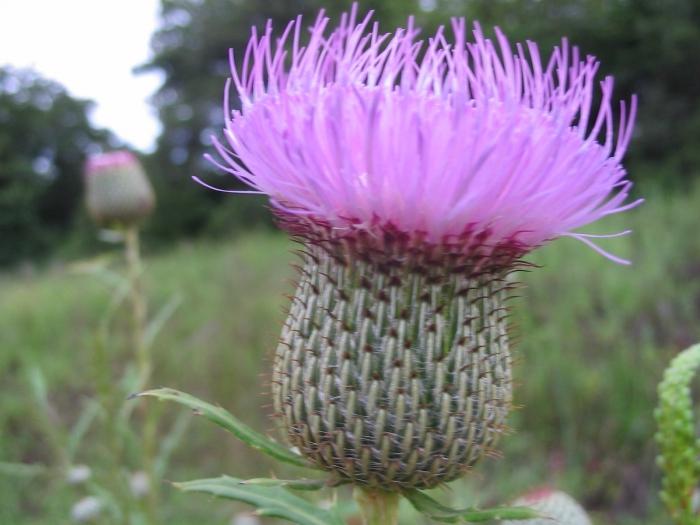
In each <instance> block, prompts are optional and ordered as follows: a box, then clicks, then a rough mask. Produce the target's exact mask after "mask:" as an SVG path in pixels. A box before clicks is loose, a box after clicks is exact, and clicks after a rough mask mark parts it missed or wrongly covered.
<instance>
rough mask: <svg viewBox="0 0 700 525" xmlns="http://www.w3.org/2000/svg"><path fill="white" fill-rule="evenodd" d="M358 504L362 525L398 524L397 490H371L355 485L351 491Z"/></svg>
mask: <svg viewBox="0 0 700 525" xmlns="http://www.w3.org/2000/svg"><path fill="white" fill-rule="evenodd" d="M353 495H354V496H355V501H356V502H357V504H358V505H359V506H360V511H361V512H362V519H363V520H364V525H398V523H399V499H400V496H399V494H398V492H386V491H383V490H371V489H363V488H359V487H356V488H355V491H354V493H353Z"/></svg>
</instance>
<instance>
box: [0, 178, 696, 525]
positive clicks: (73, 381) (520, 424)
mask: <svg viewBox="0 0 700 525" xmlns="http://www.w3.org/2000/svg"><path fill="white" fill-rule="evenodd" d="M644 194H645V196H647V197H648V202H647V203H645V204H644V205H643V206H642V207H640V208H639V209H638V210H637V211H634V212H632V213H630V214H627V217H624V218H623V217H621V218H620V219H616V220H613V221H609V222H606V223H603V224H601V225H600V226H599V227H596V228H590V229H589V230H588V231H590V232H593V233H604V232H606V231H616V230H619V229H624V228H627V227H631V228H633V229H634V233H633V234H632V235H630V236H628V237H623V238H620V239H615V240H610V241H608V244H607V245H606V246H605V247H606V248H609V249H612V250H614V251H615V253H619V254H620V255H622V256H626V257H631V258H632V260H633V261H634V262H633V265H632V266H631V267H629V268H627V267H621V266H619V265H615V264H613V263H611V262H610V261H607V260H605V259H603V258H602V257H600V256H599V255H597V254H595V253H593V252H592V251H590V250H588V249H586V248H585V247H583V246H581V245H580V244H579V243H577V242H575V241H574V240H571V239H561V240H558V241H556V242H554V243H553V244H552V245H551V246H549V247H546V248H544V249H542V250H540V251H538V252H537V254H535V256H534V257H533V258H532V260H533V262H535V263H537V264H539V265H541V266H543V267H542V268H538V269H533V271H531V272H528V273H523V274H519V276H520V277H522V278H523V279H524V280H525V282H526V286H525V287H524V288H523V289H522V290H521V291H520V293H519V295H521V297H520V298H518V299H515V300H513V301H512V303H511V306H512V308H513V318H512V320H513V325H514V326H515V329H514V334H515V335H516V336H518V337H517V339H518V340H519V341H518V342H517V351H516V354H515V356H514V357H515V363H514V375H515V378H514V380H515V385H514V390H515V400H514V401H515V403H516V405H518V406H519V410H517V411H515V413H514V414H513V417H511V418H510V420H509V424H510V426H511V427H512V428H513V432H511V433H508V435H505V436H504V437H503V439H502V440H501V445H500V446H501V449H502V450H501V455H502V456H503V457H504V459H503V460H499V461H493V460H488V459H487V460H486V461H484V463H482V464H481V465H479V466H477V467H476V468H475V471H474V472H473V473H472V474H470V475H468V476H467V477H466V478H465V480H464V481H462V482H457V483H454V484H451V490H450V491H449V492H441V493H439V494H432V493H431V496H432V497H435V498H439V499H440V501H444V502H446V503H448V504H449V505H450V506H453V507H455V508H457V507H477V508H488V507H490V506H493V504H494V502H499V501H507V500H510V498H513V499H514V498H515V497H517V496H519V495H520V494H522V493H523V492H525V491H527V490H528V489H530V488H532V487H533V486H536V485H538V484H541V483H543V482H547V483H548V484H550V485H553V486H557V487H560V488H562V489H564V490H566V491H567V492H570V493H574V494H576V495H577V496H579V497H580V498H581V501H582V502H583V503H584V504H585V506H586V508H587V509H588V510H590V511H591V512H592V515H593V518H595V519H596V522H597V523H600V524H603V523H606V524H607V523H610V524H613V523H614V524H615V525H638V524H639V523H644V524H645V525H667V524H668V523H669V517H668V514H667V513H666V511H665V510H664V509H663V508H662V506H661V505H660V502H659V501H658V498H657V497H656V494H657V492H658V488H659V486H660V482H661V480H660V476H659V473H658V469H657V468H656V466H655V463H654V459H655V456H656V454H657V451H656V447H655V445H654V443H653V439H652V436H653V435H654V433H655V431H656V425H655V422H654V419H653V408H654V406H655V405H656V402H657V392H656V384H658V382H659V381H660V380H661V376H662V372H663V369H664V368H665V366H666V364H667V363H668V361H669V360H670V359H671V357H672V356H673V355H675V354H676V353H677V352H678V351H679V350H680V349H681V348H685V347H687V346H689V345H690V344H691V343H692V342H694V341H698V340H700V325H698V323H697V319H699V318H700V301H699V300H698V298H700V279H698V275H699V274H698V272H699V271H700V237H699V236H698V235H697V210H698V209H700V188H694V189H692V190H691V191H688V192H686V193H685V194H683V195H663V194H655V193H653V192H651V191H649V190H645V191H644ZM233 200H234V201H237V199H233ZM291 247H292V246H291V245H290V244H289V243H288V241H287V240H286V239H285V237H284V236H283V235H281V234H276V235H269V234H262V233H256V234H250V235H246V236H244V237H242V238H239V239H238V240H237V241H236V242H226V243H220V244H214V243H211V242H205V241H199V242H196V243H182V244H180V245H179V246H177V247H176V248H174V249H172V250H169V251H167V252H163V253H159V254H155V255H154V254H151V255H150V256H149V257H147V259H146V276H147V279H146V282H145V288H146V290H147V292H148V295H149V303H151V304H166V303H168V302H169V301H170V300H171V299H172V297H173V290H177V291H178V292H179V293H180V295H181V297H182V300H183V304H184V305H186V306H183V307H181V308H179V309H177V310H176V311H175V312H174V313H173V315H172V316H171V318H170V320H169V322H168V323H167V325H166V327H165V328H164V329H163V330H162V331H161V333H160V334H159V336H158V339H157V341H156V343H155V345H154V359H155V366H154V377H153V381H152V383H151V384H152V385H153V386H157V385H173V386H177V388H178V389H180V390H185V391H188V392H191V393H193V394H195V395H196V396H198V397H200V398H203V399H212V400H217V402H218V403H220V404H221V405H222V407H225V408H226V409H227V410H228V411H230V412H233V413H235V414H238V415H240V416H241V418H242V419H244V420H245V422H246V423H247V424H248V425H249V426H250V427H252V428H253V429H255V430H256V431H258V432H261V433H270V435H274V434H272V433H271V431H272V430H273V428H272V424H271V420H270V412H271V409H270V407H269V403H270V399H269V394H268V388H269V387H268V385H267V383H268V378H269V372H270V368H271V359H270V358H269V356H270V355H271V353H272V350H273V349H274V347H275V344H276V342H277V338H278V336H279V330H280V327H281V325H282V323H283V321H284V317H285V313H284V312H283V311H280V309H281V308H282V307H283V306H284V305H285V304H286V302H287V300H286V299H285V298H284V297H283V295H282V294H283V293H291V292H292V291H293V287H292V285H291V284H290V283H289V281H288V279H289V278H290V277H292V276H293V274H292V272H291V270H290V269H289V267H288V262H289V261H290V260H292V256H291V255H290V254H289V250H290V248H291ZM105 266H106V268H107V269H111V270H114V269H115V266H114V264H113V263H110V257H109V252H108V253H107V254H106V255H105V256H102V257H100V258H98V259H94V260H87V261H82V262H80V263H76V264H74V265H71V266H67V267H65V268H56V269H53V270H52V271H47V272H42V273H38V274H35V275H23V274H18V273H5V274H0V393H1V394H2V407H0V435H1V436H2V440H1V442H0V462H5V463H15V464H16V463H20V462H22V463H26V464H43V463H44V461H45V460H46V459H47V458H48V457H50V455H51V446H50V444H49V443H48V442H47V441H46V439H45V437H44V434H43V432H41V431H40V424H39V422H38V421H37V419H36V417H35V416H34V415H33V414H31V415H29V417H28V414H27V412H26V406H27V400H28V399H30V396H31V391H30V390H29V385H28V383H27V380H26V377H27V371H28V370H29V369H30V368H31V367H33V366H36V365H38V364H40V365H41V370H42V373H43V374H44V376H45V382H46V384H47V385H48V392H49V395H48V397H49V400H50V402H51V404H52V407H53V410H52V414H53V416H52V421H53V422H54V424H57V425H60V426H62V427H67V428H71V427H72V425H73V423H74V422H75V421H76V420H77V419H78V418H79V417H80V416H79V414H80V412H81V410H82V409H83V407H84V406H85V404H84V399H85V398H86V397H87V396H90V395H92V393H93V392H94V389H95V385H94V384H93V383H92V382H91V381H89V380H88V378H87V374H83V373H82V372H83V371H89V370H91V367H93V366H94V364H93V358H94V356H93V351H94V340H93V338H92V335H91V334H90V331H89V330H88V328H91V327H94V326H95V325H96V324H98V323H99V322H100V319H101V316H102V312H103V309H104V305H105V304H106V302H108V301H109V300H110V299H111V297H112V295H113V291H112V290H113V289H114V288H113V286H114V284H116V282H118V279H115V277H114V276H113V275H111V274H109V273H108V272H101V273H100V278H99V279H98V278H93V279H86V278H85V275H84V274H83V273H81V274H80V275H76V272H77V269H78V268H80V269H81V272H85V271H89V270H88V269H89V268H93V270H91V271H95V270H94V268H97V267H105ZM108 283H110V284H108ZM59 298H60V300H58V299H59ZM127 322H128V318H126V317H125V316H124V315H123V312H121V311H118V312H117V313H116V315H115V316H114V318H113V319H112V321H111V326H112V329H113V332H114V334H115V336H114V337H112V339H111V352H112V355H111V357H112V363H113V365H112V366H113V367H114V369H115V373H117V372H121V371H123V369H124V363H125V362H126V361H127V360H128V359H127V356H128V355H129V343H128V341H127V340H126V339H125V338H124V337H122V336H121V335H120V333H121V330H119V329H120V328H123V327H125V326H126V325H127ZM76 371H80V373H76ZM121 391H122V392H123V395H124V397H126V396H127V395H128V394H129V393H133V392H134V390H133V388H129V387H128V385H126V384H125V385H123V387H122V390H121ZM127 404H128V405H129V406H130V407H138V406H139V403H135V402H133V401H132V402H129V403H127ZM157 407H158V405H153V406H149V410H151V409H155V408H157ZM182 413H183V412H181V411H177V410H170V411H166V410H163V414H162V421H163V423H162V424H163V427H162V431H161V432H162V433H167V432H170V431H171V429H174V428H175V425H176V424H177V420H178V418H179V417H180V416H181V414H182ZM94 428H95V424H94V423H93V425H92V426H91V427H90V429H89V430H88V431H87V434H86V437H85V438H84V439H83V440H82V442H81V443H82V444H81V445H80V447H79V448H80V453H81V458H84V461H88V462H91V463H92V462H95V463H96V464H100V461H101V460H100V457H101V454H102V452H101V451H102V448H103V446H104V443H103V442H102V441H100V440H98V439H96V437H95V433H94ZM212 444H215V445H214V446H212ZM169 448H170V454H171V456H170V465H171V467H170V469H169V471H168V474H167V478H168V479H175V480H183V479H192V478H194V477H197V476H200V477H201V476H207V477H216V476H219V475H220V474H222V473H224V472H229V473H235V474H236V475H237V476H238V477H241V478H252V477H258V476H261V475H268V474H267V472H270V471H272V469H273V466H272V463H271V462H270V461H269V460H268V458H267V456H264V455H262V454H256V453H251V452H250V451H249V450H248V449H247V447H246V446H245V445H244V444H243V443H242V442H241V441H239V440H235V439H222V434H221V430H220V429H219V428H217V427H216V426H215V425H201V424H199V425H191V426H190V427H189V429H188V430H187V431H186V434H185V439H184V440H183V441H182V442H181V444H180V445H179V446H177V447H174V448H172V447H169ZM129 454H131V453H130V452H129ZM129 457H133V456H132V455H130V456H129ZM295 468H296V467H291V466H290V468H289V470H283V469H281V468H276V469H275V470H274V471H275V473H276V474H277V475H278V476H279V477H280V478H282V479H292V478H294V475H295V472H294V469H295ZM0 470H2V469H0ZM338 490H339V491H343V490H344V488H343V487H341V488H339V489H338ZM163 492H164V494H163V499H164V504H165V506H166V515H165V520H164V521H165V522H166V523H168V525H189V524H191V523H212V524H213V525H224V524H226V523H228V522H229V521H230V519H231V514H232V513H235V512H236V511H237V510H238V507H236V506H235V505H233V504H231V505H229V504H226V503H225V502H221V504H218V505H209V506H207V505H202V504H201V500H200V499H199V498H192V497H183V496H181V495H180V496H178V495H177V492H176V491H173V490H172V489H170V487H169V486H166V487H164V490H163ZM75 499H77V494H76V491H75V489H71V488H67V489H66V490H65V491H61V492H60V493H58V492H56V490H55V487H52V486H51V484H50V483H48V481H47V478H46V477H45V476H43V475H41V474H37V475H35V476H24V477H22V476H12V477H10V476H9V475H4V474H2V473H1V472H0V523H13V524H16V525H29V524H32V525H34V524H38V523H61V522H62V520H64V517H65V516H66V515H67V513H68V509H69V508H70V505H71V503H72V502H73V501H75ZM410 510H411V509H410V508H408V506H404V507H403V508H402V515H401V516H402V518H401V523H402V524H406V525H412V524H416V523H420V521H417V520H416V517H415V514H410V513H409V511H410ZM272 523H274V522H272ZM265 525H268V524H267V523H266V524H265ZM270 525H271V524H270Z"/></svg>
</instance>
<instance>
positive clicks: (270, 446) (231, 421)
mask: <svg viewBox="0 0 700 525" xmlns="http://www.w3.org/2000/svg"><path fill="white" fill-rule="evenodd" d="M138 395H139V396H150V397H155V398H157V399H161V400H168V401H175V402H176V403H180V404H181V405H185V406H186V407H189V408H191V409H192V410H194V413H195V414H198V415H202V416H204V417H205V418H207V419H208V420H209V421H211V422H213V423H215V424H216V425H219V426H220V427H222V428H224V429H226V430H227V431H228V432H230V433H231V434H233V435H234V436H236V437H237V438H238V439H240V440H241V441H243V442H244V443H245V444H246V445H248V446H249V447H251V448H254V449H255V450H258V451H260V452H262V453H264V454H267V455H268V456H270V457H271V458H273V459H275V460H277V461H280V462H283V463H289V464H291V465H295V466H297V467H304V468H311V465H310V464H309V463H308V462H307V461H306V460H305V459H304V458H302V457H301V456H299V455H298V454H294V453H292V452H290V451H289V449H287V448H285V447H283V446H282V445H280V444H279V443H277V442H276V441H273V440H271V439H270V438H268V437H267V436H265V435H263V434H261V433H260V432H256V431H255V430H253V429H252V428H250V427H249V426H248V425H246V424H245V423H243V422H242V421H240V420H239V419H238V418H236V417H235V416H233V415H232V414H231V413H230V412H227V411H226V410H224V409H223V408H221V407H217V406H214V405H212V404H210V403H207V402H205V401H202V400H201V399H197V398H196V397H194V396H191V395H189V394H186V393H184V392H178V391H177V390H174V389H172V388H159V389H157V390H148V391H146V392H142V393H140V394H138Z"/></svg>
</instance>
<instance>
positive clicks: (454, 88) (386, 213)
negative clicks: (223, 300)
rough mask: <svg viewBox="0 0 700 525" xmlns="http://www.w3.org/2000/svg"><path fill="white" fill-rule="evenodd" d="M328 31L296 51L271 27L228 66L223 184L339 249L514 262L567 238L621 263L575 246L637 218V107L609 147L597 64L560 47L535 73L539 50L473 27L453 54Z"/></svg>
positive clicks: (361, 32)
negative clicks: (320, 228) (384, 243)
mask: <svg viewBox="0 0 700 525" xmlns="http://www.w3.org/2000/svg"><path fill="white" fill-rule="evenodd" d="M327 26H328V19H327V18H325V17H324V16H323V13H321V14H319V16H318V19H317V20H316V23H315V24H314V25H313V26H312V27H311V29H310V36H309V39H308V42H307V43H306V44H305V45H303V44H302V43H301V40H302V37H301V33H302V25H301V18H297V20H295V21H293V22H291V23H290V24H289V25H288V26H287V28H286V29H285V31H284V32H283V34H282V36H281V37H279V38H276V37H275V36H274V35H273V31H272V27H271V24H269V23H268V25H267V27H266V29H265V32H264V34H263V35H262V36H259V35H258V34H257V33H256V31H255V29H253V33H252V37H251V39H250V42H249V44H248V48H247V50H246V52H245V55H244V57H243V60H242V63H239V64H236V63H235V61H234V58H233V53H231V55H230V60H231V72H232V75H233V78H232V79H231V80H229V82H228V84H227V87H226V99H225V103H224V106H225V111H226V115H227V117H226V129H225V137H226V141H227V143H228V147H227V146H225V145H223V144H221V143H220V142H218V141H216V142H215V144H216V148H217V151H218V152H219V154H220V156H221V158H222V159H223V160H224V162H225V165H222V164H221V163H217V164H218V165H219V166H220V167H221V168H222V169H223V170H225V171H227V172H229V173H231V174H233V175H235V176H236V177H238V178H239V179H240V180H242V181H244V182H246V183H248V184H250V185H251V186H252V187H253V188H255V189H256V190H257V191H259V192H262V193H264V194H267V195H269V196H270V199H271V201H272V204H273V206H274V208H275V209H276V210H277V211H278V212H280V213H281V214H282V215H284V216H286V217H300V218H301V217H303V218H304V220H305V221H311V222H312V223H313V222H316V223H321V224H324V225H327V226H330V227H331V228H333V230H334V232H335V235H337V236H343V235H345V234H346V233H347V234H350V235H356V234H357V232H366V233H367V234H368V237H369V238H376V239H378V238H381V237H382V235H383V233H384V232H385V230H386V229H387V227H388V228H389V229H390V230H395V231H397V232H402V233H404V234H406V235H407V236H408V238H412V239H413V238H419V239H420V242H427V243H431V244H441V243H443V242H445V241H449V240H452V239H460V242H461V243H462V245H463V246H464V249H465V250H469V249H470V246H472V247H473V244H474V239H478V240H479V245H481V246H488V247H489V249H493V250H496V251H498V250H499V249H501V248H504V247H509V248H514V247H517V249H516V251H517V252H519V253H520V254H522V253H524V252H527V251H529V250H530V249H532V248H534V247H537V246H539V245H541V244H542V243H544V242H546V241H548V240H550V239H553V238H555V237H558V236H564V235H566V236H571V237H575V238H577V239H580V240H582V241H584V242H586V243H587V244H589V245H591V246H592V247H594V248H596V249H597V250H598V251H600V252H601V253H603V254H605V255H606V256H608V257H609V258H611V259H613V260H615V261H618V262H626V261H623V260H621V259H619V258H617V257H614V256H612V255H610V254H608V253H606V252H604V251H603V250H602V249H600V248H599V247H597V246H596V245H595V244H594V243H593V241H591V240H590V239H591V238H592V237H593V238H595V237H598V236H595V235H587V234H583V233H575V230H577V229H578V228H580V227H582V226H585V225H587V224H589V223H591V222H594V221H596V220H597V219H599V218H601V217H603V216H605V215H610V214H614V213H618V212H621V211H624V210H627V209H629V208H631V207H633V206H635V205H637V204H638V203H639V202H640V201H635V202H631V203H626V200H627V197H628V194H629V190H630V187H631V185H632V183H631V182H629V181H627V180H626V179H625V175H626V173H625V170H624V168H623V167H622V164H621V160H622V157H623V154H624V152H625V150H626V148H627V145H628V143H629V140H630V137H631V135H632V128H633V123H634V116H635V111H636V100H635V98H632V100H631V102H630V104H629V106H627V105H626V104H625V103H621V104H620V118H619V124H618V125H617V134H616V133H615V122H614V119H613V107H612V106H613V102H612V90H613V79H612V77H606V78H605V79H604V80H603V81H602V82H600V83H599V86H600V103H599V106H598V107H597V108H596V107H595V106H594V97H595V95H596V87H597V85H598V82H597V81H596V78H595V77H596V72H597V70H598V65H599V64H598V62H597V61H596V60H595V58H593V57H591V56H588V57H586V58H585V59H582V58H581V57H580V54H579V51H578V49H577V48H576V47H571V46H569V44H568V42H567V41H566V40H563V41H562V44H561V47H559V48H555V49H554V52H553V53H552V56H551V57H550V59H549V60H548V61H547V62H543V61H542V60H541V58H540V53H539V50H538V48H537V46H536V45H535V44H534V43H532V42H528V43H527V44H526V45H521V44H518V45H516V46H515V49H513V47H512V46H511V45H510V44H509V42H508V40H507V38H506V37H505V35H504V34H503V33H502V32H501V31H499V30H498V29H496V40H495V42H494V41H491V40H490V39H488V38H486V37H485V36H484V35H483V33H482V30H481V28H480V27H479V25H478V24H475V25H474V29H473V42H468V41H467V37H466V23H465V21H464V19H458V20H453V22H452V29H453V32H454V43H453V44H451V43H449V42H448V40H447V39H446V37H445V35H444V31H443V29H442V28H441V29H439V30H438V31H437V33H436V34H435V36H433V37H432V38H430V39H429V40H428V41H427V43H426V42H424V41H420V40H417V39H416V37H417V34H418V30H416V29H415V28H414V27H413V23H412V20H409V24H408V27H407V28H406V29H397V30H396V31H395V32H394V33H393V34H381V33H380V32H379V28H378V25H377V23H376V22H372V20H371V14H370V15H367V16H366V17H365V18H364V19H363V20H361V21H359V22H358V21H357V6H356V5H355V6H354V7H353V9H352V12H351V13H350V14H349V15H348V14H346V15H344V16H343V17H342V19H341V23H340V25H339V26H338V27H337V28H336V29H334V30H333V31H331V32H330V33H328V30H327ZM290 47H291V49H289V48H290ZM239 67H240V72H239ZM231 85H233V87H235V88H236V91H237V93H238V95H239V96H240V100H241V105H242V107H241V109H240V110H235V111H231V109H230V105H229V91H230V88H231ZM599 137H604V139H603V140H602V142H599V141H598V138H599ZM624 233H627V232H622V234H624ZM602 237H605V236H602ZM470 239H471V243H470V242H469V240H470ZM481 255H483V253H482V254H481Z"/></svg>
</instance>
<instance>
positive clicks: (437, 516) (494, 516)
mask: <svg viewBox="0 0 700 525" xmlns="http://www.w3.org/2000/svg"><path fill="white" fill-rule="evenodd" d="M403 495H404V496H405V497H406V499H408V501H410V502H411V505H413V506H414V508H415V509H416V510H418V511H419V512H421V513H423V514H425V515H426V516H428V517H429V518H431V519H433V520H435V521H439V522H442V523H464V522H466V523H482V522H485V521H493V520H527V519H533V518H538V517H539V514H538V513H537V512H535V511H534V510H532V509H529V508H527V507H498V508H494V509H476V508H470V509H453V508H450V507H448V506H445V505H443V504H441V503H438V502H437V501H435V500H434V499H433V498H431V497H430V496H428V495H427V494H426V493H424V492H421V491H419V490H410V491H405V492H404V493H403Z"/></svg>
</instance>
